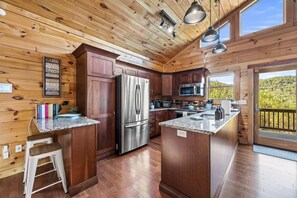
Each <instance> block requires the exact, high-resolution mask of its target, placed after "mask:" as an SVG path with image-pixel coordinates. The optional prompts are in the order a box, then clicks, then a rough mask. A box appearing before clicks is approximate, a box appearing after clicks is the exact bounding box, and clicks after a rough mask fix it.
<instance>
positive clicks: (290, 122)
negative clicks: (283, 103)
mask: <svg viewBox="0 0 297 198" xmlns="http://www.w3.org/2000/svg"><path fill="white" fill-rule="evenodd" d="M259 118H260V119H259V128H262V129H272V130H279V131H288V132H296V110H294V109H293V110H291V109H264V108H263V109H259Z"/></svg>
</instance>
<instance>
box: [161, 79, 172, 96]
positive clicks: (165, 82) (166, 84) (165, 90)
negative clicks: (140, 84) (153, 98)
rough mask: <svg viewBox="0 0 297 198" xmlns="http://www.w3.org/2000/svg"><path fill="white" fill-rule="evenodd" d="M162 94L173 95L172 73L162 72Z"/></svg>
mask: <svg viewBox="0 0 297 198" xmlns="http://www.w3.org/2000/svg"><path fill="white" fill-rule="evenodd" d="M162 95H163V96H171V95H172V74H162Z"/></svg>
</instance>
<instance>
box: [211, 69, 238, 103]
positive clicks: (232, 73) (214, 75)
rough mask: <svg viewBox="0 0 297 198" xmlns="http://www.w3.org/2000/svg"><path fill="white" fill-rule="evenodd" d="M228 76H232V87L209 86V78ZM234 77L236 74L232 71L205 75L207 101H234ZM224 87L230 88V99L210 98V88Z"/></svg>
mask: <svg viewBox="0 0 297 198" xmlns="http://www.w3.org/2000/svg"><path fill="white" fill-rule="evenodd" d="M229 75H232V76H233V85H232V86H231V85H230V86H227V85H226V86H209V84H210V83H209V79H210V78H211V77H222V76H229ZM235 75H236V73H235V72H234V71H229V72H218V73H212V74H209V75H207V78H206V83H207V86H206V88H207V99H214V100H235V99H236V94H235V90H236V84H235ZM224 87H232V93H233V96H232V98H210V97H209V96H210V93H209V92H210V89H211V88H224Z"/></svg>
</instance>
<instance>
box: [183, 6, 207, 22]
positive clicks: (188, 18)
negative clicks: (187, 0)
mask: <svg viewBox="0 0 297 198" xmlns="http://www.w3.org/2000/svg"><path fill="white" fill-rule="evenodd" d="M205 17H206V13H205V11H204V9H203V8H202V6H201V5H199V4H198V2H197V1H195V0H194V2H193V3H192V4H191V6H190V7H189V9H188V10H187V12H186V14H185V16H184V22H185V23H186V24H195V23H199V22H201V21H203V20H204V19H205Z"/></svg>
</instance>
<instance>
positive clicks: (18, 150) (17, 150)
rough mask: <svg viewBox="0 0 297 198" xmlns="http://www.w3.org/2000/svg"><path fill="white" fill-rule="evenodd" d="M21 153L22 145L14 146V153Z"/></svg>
mask: <svg viewBox="0 0 297 198" xmlns="http://www.w3.org/2000/svg"><path fill="white" fill-rule="evenodd" d="M22 151H23V145H21V144H20V145H16V146H15V152H16V153H19V152H22Z"/></svg>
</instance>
